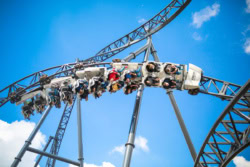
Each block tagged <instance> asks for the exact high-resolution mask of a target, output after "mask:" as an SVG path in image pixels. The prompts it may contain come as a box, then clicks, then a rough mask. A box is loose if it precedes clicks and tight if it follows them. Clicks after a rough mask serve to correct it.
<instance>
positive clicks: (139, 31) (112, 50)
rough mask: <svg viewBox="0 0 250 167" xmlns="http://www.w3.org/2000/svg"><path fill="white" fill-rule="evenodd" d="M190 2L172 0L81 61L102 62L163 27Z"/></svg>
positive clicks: (189, 0) (186, 0)
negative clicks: (145, 19) (153, 14)
mask: <svg viewBox="0 0 250 167" xmlns="http://www.w3.org/2000/svg"><path fill="white" fill-rule="evenodd" d="M190 2H191V0H172V1H171V3H170V4H168V5H167V6H166V7H165V8H164V9H162V10H161V11H160V12H159V13H158V14H157V15H155V16H154V17H153V18H151V19H150V20H149V21H147V22H146V23H145V24H143V25H141V26H140V27H138V28H136V29H135V30H133V31H132V32H130V33H128V34H126V35H124V36H123V37H121V38H120V39H118V40H116V41H114V42H112V43H111V44H109V45H107V46H106V47H104V48H103V49H101V50H100V51H99V52H98V53H97V54H96V55H95V56H93V57H90V58H88V59H86V60H83V61H84V62H88V63H93V62H102V61H105V60H107V59H109V58H110V57H112V56H115V55H116V54H118V53H120V52H121V51H123V50H124V49H126V48H128V47H130V46H131V45H133V44H135V43H137V42H139V41H141V40H143V39H145V38H147V37H149V36H151V35H153V34H154V33H156V32H157V31H159V30H160V29H162V28H163V27H165V26H166V25H167V24H169V23H170V22H171V21H172V20H173V19H174V18H175V17H176V16H178V15H179V14H180V13H181V12H182V11H183V10H184V9H185V7H186V6H187V5H188V4H189V3H190Z"/></svg>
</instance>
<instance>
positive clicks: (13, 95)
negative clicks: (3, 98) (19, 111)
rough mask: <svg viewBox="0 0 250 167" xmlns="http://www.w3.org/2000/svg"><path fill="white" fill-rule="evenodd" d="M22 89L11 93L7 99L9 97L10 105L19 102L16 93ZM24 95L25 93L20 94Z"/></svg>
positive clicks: (19, 98) (19, 96)
mask: <svg viewBox="0 0 250 167" xmlns="http://www.w3.org/2000/svg"><path fill="white" fill-rule="evenodd" d="M23 89H24V88H21V87H20V88H17V89H16V91H15V92H11V93H10V95H9V97H10V102H11V104H14V103H16V102H18V101H20V100H21V95H20V94H17V93H18V92H20V91H22V90H23ZM23 93H25V91H23V92H22V94H23Z"/></svg>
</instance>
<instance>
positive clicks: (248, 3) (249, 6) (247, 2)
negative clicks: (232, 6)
mask: <svg viewBox="0 0 250 167" xmlns="http://www.w3.org/2000/svg"><path fill="white" fill-rule="evenodd" d="M246 4H247V8H246V12H247V13H250V0H246Z"/></svg>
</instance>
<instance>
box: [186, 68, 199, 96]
mask: <svg viewBox="0 0 250 167" xmlns="http://www.w3.org/2000/svg"><path fill="white" fill-rule="evenodd" d="M201 78H202V69H201V68H199V67H197V66H195V65H193V64H189V69H188V72H187V74H186V78H185V81H184V89H187V90H193V91H189V92H190V93H191V94H193V95H195V94H198V92H199V88H200V81H201Z"/></svg>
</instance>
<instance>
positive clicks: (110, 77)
mask: <svg viewBox="0 0 250 167" xmlns="http://www.w3.org/2000/svg"><path fill="white" fill-rule="evenodd" d="M117 74H118V73H117V72H116V71H112V72H111V73H110V74H109V76H108V80H111V79H113V81H116V80H118V79H119V75H117Z"/></svg>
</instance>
